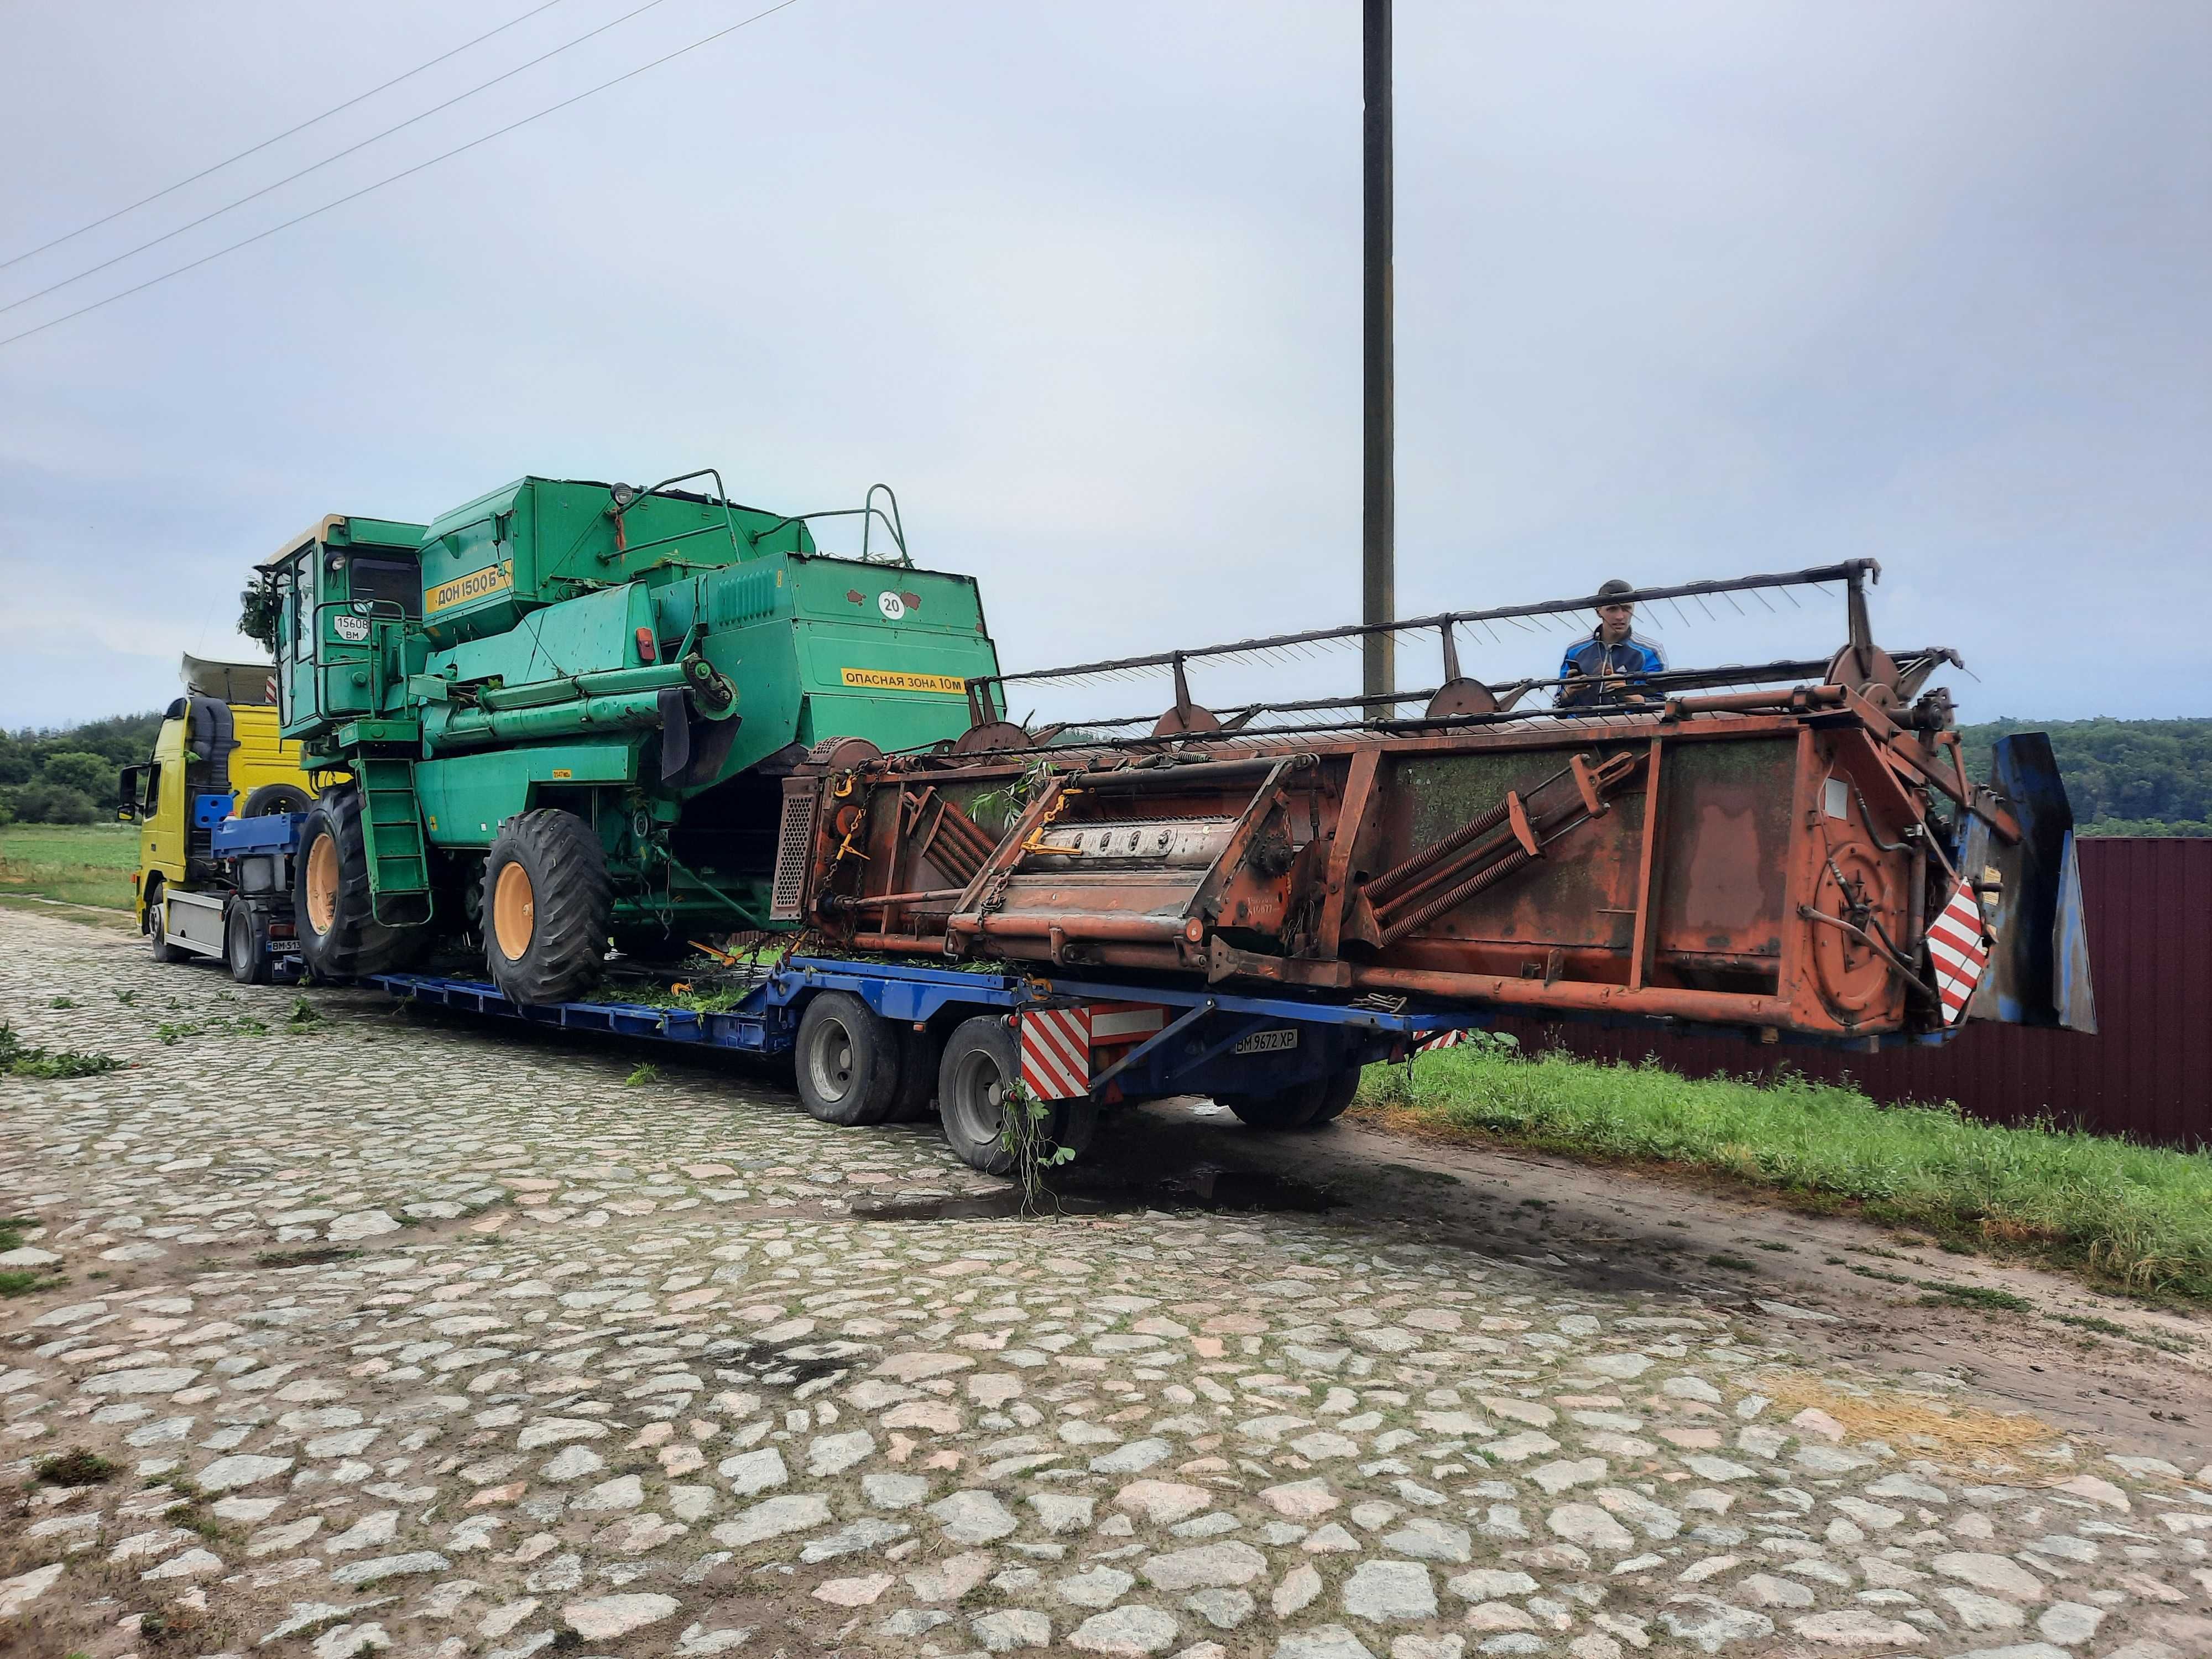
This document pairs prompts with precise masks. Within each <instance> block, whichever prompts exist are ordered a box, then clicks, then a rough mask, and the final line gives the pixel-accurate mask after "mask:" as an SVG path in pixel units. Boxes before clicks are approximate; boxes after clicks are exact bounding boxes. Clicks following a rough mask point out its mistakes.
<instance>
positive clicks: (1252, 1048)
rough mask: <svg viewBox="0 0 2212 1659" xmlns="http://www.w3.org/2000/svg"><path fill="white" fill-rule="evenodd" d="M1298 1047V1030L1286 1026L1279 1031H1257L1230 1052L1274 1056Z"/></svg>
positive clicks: (1294, 1027)
mask: <svg viewBox="0 0 2212 1659" xmlns="http://www.w3.org/2000/svg"><path fill="white" fill-rule="evenodd" d="M1297 1046H1298V1032H1297V1027H1296V1026H1294V1025H1292V1026H1285V1028H1283V1029H1282V1030H1279V1031H1255V1032H1254V1033H1253V1034H1252V1035H1251V1036H1248V1037H1246V1038H1245V1039H1244V1041H1243V1042H1240V1043H1238V1044H1237V1046H1236V1047H1235V1048H1232V1049H1231V1050H1230V1052H1231V1054H1279V1053H1280V1052H1281V1051H1282V1050H1284V1049H1285V1048H1297Z"/></svg>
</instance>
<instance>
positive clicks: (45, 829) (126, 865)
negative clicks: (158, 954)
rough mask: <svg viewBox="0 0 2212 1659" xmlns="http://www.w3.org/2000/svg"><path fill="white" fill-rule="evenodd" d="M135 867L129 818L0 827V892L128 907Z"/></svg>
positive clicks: (134, 832)
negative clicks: (120, 821)
mask: <svg viewBox="0 0 2212 1659" xmlns="http://www.w3.org/2000/svg"><path fill="white" fill-rule="evenodd" d="M137 867H138V826H137V825H136V824H133V823H11V824H8V825H6V826H4V827H0V894H20V895H35V896H39V897H41V898H50V899H59V900H62V901H64V902H66V903H70V904H83V905H89V906H91V907H92V908H95V909H100V910H129V909H130V908H131V907H132V905H133V903H134V902H135V898H134V896H133V894H132V891H131V872H132V871H133V870H136V869H137Z"/></svg>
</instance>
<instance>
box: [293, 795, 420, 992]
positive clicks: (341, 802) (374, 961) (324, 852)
mask: <svg viewBox="0 0 2212 1659" xmlns="http://www.w3.org/2000/svg"><path fill="white" fill-rule="evenodd" d="M292 866H293V869H292V908H293V912H294V914H295V915H296V916H297V918H298V920H299V925H300V957H301V960H302V961H303V962H304V963H306V964H307V970H308V971H309V972H310V973H312V974H313V975H314V976H315V977H316V978H317V979H319V980H347V979H360V978H362V977H364V976H365V975H369V974H381V973H386V972H388V971H389V970H390V969H392V968H394V967H396V966H397V965H398V963H400V962H402V961H404V959H405V958H406V957H407V956H408V955H409V953H410V951H414V950H416V949H418V948H419V947H420V945H422V942H423V941H422V929H421V928H416V927H386V926H385V925H384V924H383V923H382V922H380V921H377V920H376V915H375V912H374V909H373V908H371V906H370V895H369V890H368V848H367V845H366V843H365V842H363V840H362V823H361V791H360V790H359V789H357V788H356V787H354V786H353V785H351V784H347V785H343V786H342V787H338V788H336V789H329V790H325V792H324V793H322V795H321V796H320V797H319V798H318V799H316V800H314V801H313V802H312V803H311V804H310V805H308V808H307V822H306V823H303V824H301V826H300V853H299V856H298V857H297V858H295V859H294V860H292Z"/></svg>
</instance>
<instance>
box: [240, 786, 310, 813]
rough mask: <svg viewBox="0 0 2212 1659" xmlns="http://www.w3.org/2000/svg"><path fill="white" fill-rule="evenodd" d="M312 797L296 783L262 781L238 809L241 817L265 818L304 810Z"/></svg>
mask: <svg viewBox="0 0 2212 1659" xmlns="http://www.w3.org/2000/svg"><path fill="white" fill-rule="evenodd" d="M314 799H315V798H314V797H313V795H310V794H309V793H307V791H306V790H304V789H302V788H301V787H300V786H299V785H298V784H296V783H264V784H263V785H262V786H261V787H259V788H258V789H256V790H254V791H253V793H251V794H249V795H248V796H246V804H245V805H243V806H241V807H240V808H239V809H238V816H239V817H242V818H265V817H274V816H275V815H276V814H277V813H279V812H304V811H307V808H308V807H309V806H310V805H313V802H314Z"/></svg>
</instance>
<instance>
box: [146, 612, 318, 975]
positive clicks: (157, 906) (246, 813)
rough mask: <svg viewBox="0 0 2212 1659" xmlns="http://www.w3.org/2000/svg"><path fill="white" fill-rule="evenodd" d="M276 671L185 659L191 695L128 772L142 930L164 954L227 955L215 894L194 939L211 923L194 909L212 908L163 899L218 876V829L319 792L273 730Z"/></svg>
mask: <svg viewBox="0 0 2212 1659" xmlns="http://www.w3.org/2000/svg"><path fill="white" fill-rule="evenodd" d="M272 672H273V671H272V670H271V669H270V666H269V665H267V664H266V663H222V662H204V661H202V660H200V659H198V658H197V657H192V656H187V657H185V659H184V680H185V695H184V696H181V697H179V698H178V699H177V700H176V701H175V702H173V703H171V704H170V705H169V707H168V708H167V711H166V713H165V714H164V715H163V717H162V720H161V732H160V734H159V735H158V736H157V737H156V738H155V740H154V753H153V757H152V758H151V759H150V760H148V761H146V762H145V763H143V764H141V765H137V766H126V767H125V768H124V769H123V773H122V777H121V780H120V799H119V800H118V812H117V816H118V817H121V818H123V819H125V821H126V822H132V821H135V822H136V823H137V824H138V826H139V829H138V871H137V875H136V876H135V877H133V878H132V880H133V883H134V884H135V885H136V886H137V890H138V900H137V910H138V928H139V931H140V932H141V933H146V934H148V935H149V937H150V938H151V939H152V940H153V943H154V953H155V956H156V957H160V958H161V960H162V961H165V962H174V961H179V960H181V959H182V958H183V957H185V956H186V955H212V956H220V955H222V943H223V940H222V928H221V914H222V913H221V904H220V900H219V898H218V899H217V901H216V904H215V908H214V911H213V915H214V919H215V932H214V935H213V938H212V939H208V940H203V939H199V938H198V937H197V936H198V935H199V934H201V933H204V932H205V931H206V927H205V926H204V923H203V921H202V919H201V918H199V917H198V916H197V910H198V909H200V908H206V907H199V906H189V907H185V908H179V911H178V912H177V914H176V915H174V917H172V915H171V914H170V907H169V906H168V904H167V902H166V900H167V897H168V896H170V895H171V894H177V895H192V894H196V893H199V892H201V891H202V890H204V889H206V888H207V887H208V886H209V884H210V883H211V882H213V881H215V880H216V876H217V872H216V868H215V863H214V859H213V856H212V837H213V835H214V831H215V826H216V824H217V823H221V822H222V820H223V819H224V818H227V817H259V816H261V815H262V814H264V813H270V812H303V811H307V804H308V802H309V801H310V800H312V799H313V798H314V793H315V787H314V785H313V782H312V781H310V780H309V778H308V776H307V774H306V773H305V772H303V771H301V769H300V745H299V744H297V743H295V742H289V741H287V740H286V739H284V738H280V737H278V736H277V734H276V705H275V702H273V700H272V698H271V696H270V675H271V673H272ZM186 908H190V909H191V911H192V912H193V914H192V915H189V916H188V915H186V914H185V910H186ZM172 934H174V935H175V938H174V939H172V937H171V936H172ZM192 947H197V948H192Z"/></svg>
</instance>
